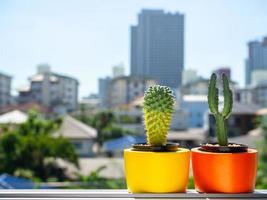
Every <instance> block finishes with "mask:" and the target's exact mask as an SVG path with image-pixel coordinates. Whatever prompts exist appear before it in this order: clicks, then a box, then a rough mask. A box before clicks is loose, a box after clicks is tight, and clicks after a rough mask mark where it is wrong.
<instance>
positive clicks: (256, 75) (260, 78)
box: [251, 69, 267, 87]
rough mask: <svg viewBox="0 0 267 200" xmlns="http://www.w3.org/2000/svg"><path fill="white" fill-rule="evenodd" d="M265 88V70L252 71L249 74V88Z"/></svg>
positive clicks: (266, 76) (266, 70)
mask: <svg viewBox="0 0 267 200" xmlns="http://www.w3.org/2000/svg"><path fill="white" fill-rule="evenodd" d="M264 85H266V86H267V69H257V70H253V72H252V73H251V86H252V87H257V86H264Z"/></svg>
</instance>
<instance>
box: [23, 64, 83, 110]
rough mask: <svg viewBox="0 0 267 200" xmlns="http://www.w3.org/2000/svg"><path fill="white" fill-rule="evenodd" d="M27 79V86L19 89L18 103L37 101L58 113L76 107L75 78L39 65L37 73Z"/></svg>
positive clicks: (76, 90)
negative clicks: (28, 83)
mask: <svg viewBox="0 0 267 200" xmlns="http://www.w3.org/2000/svg"><path fill="white" fill-rule="evenodd" d="M29 80H30V86H29V87H28V88H24V89H19V97H18V102H19V103H26V102H37V103H39V104H41V105H42V106H45V107H48V108H51V110H52V111H53V112H55V113H59V114H64V113H66V112H73V111H75V110H76V109H77V104H78V85H79V83H78V81H77V79H75V78H72V77H69V76H65V75H62V74H57V73H54V72H52V71H51V70H50V67H49V66H48V65H40V66H38V72H37V74H35V75H33V76H31V77H30V78H29Z"/></svg>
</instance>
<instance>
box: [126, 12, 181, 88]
mask: <svg viewBox="0 0 267 200" xmlns="http://www.w3.org/2000/svg"><path fill="white" fill-rule="evenodd" d="M183 68H184V15H182V14H179V13H174V14H172V13H165V12H164V11H163V10H142V12H141V13H140V14H139V15H138V24H137V25H136V26H132V27H131V75H139V76H140V75H141V76H144V75H146V76H151V77H152V78H155V79H156V81H157V82H158V83H159V84H162V85H166V86H169V87H172V88H177V87H179V86H180V85H181V82H182V71H183Z"/></svg>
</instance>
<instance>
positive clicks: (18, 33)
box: [0, 0, 267, 97]
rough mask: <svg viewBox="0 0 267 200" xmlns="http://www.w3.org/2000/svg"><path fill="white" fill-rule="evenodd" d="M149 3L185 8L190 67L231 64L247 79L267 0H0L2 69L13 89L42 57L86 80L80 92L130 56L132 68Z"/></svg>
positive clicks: (266, 21)
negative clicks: (134, 36) (136, 34)
mask: <svg viewBox="0 0 267 200" xmlns="http://www.w3.org/2000/svg"><path fill="white" fill-rule="evenodd" d="M142 8H146V9H147V8H150V9H154V8H156V9H164V10H165V11H170V12H175V11H178V12H180V13H183V14H185V68H193V69H197V70H198V71H199V73H200V74H201V75H203V76H208V75H209V73H210V72H211V71H212V70H213V69H214V68H216V67H218V66H224V65H227V66H231V68H232V72H233V78H234V79H235V80H236V81H238V82H239V83H240V84H241V85H243V83H244V59H245V57H246V55H247V42H248V41H249V40H256V39H261V38H262V37H263V36H264V35H267V1H266V0H253V1H252V0H0V71H1V72H4V73H8V74H10V75H12V76H13V89H14V90H13V91H15V88H16V87H18V86H19V85H23V84H25V83H27V78H28V77H29V76H30V75H32V74H34V73H35V71H36V65H37V64H39V63H49V64H50V65H51V66H52V69H53V71H55V72H59V73H64V74H66V75H71V76H74V77H76V78H78V79H79V81H80V97H81V96H85V95H88V94H89V93H90V92H97V86H98V83H97V79H98V78H99V77H105V76H106V75H109V74H111V67H112V66H113V65H116V64H117V63H120V62H123V63H124V64H125V67H126V71H127V72H129V59H130V57H129V55H130V51H129V47H130V44H129V39H130V35H129V27H130V25H132V24H136V22H137V14H138V13H139V12H140V10H141V9H142Z"/></svg>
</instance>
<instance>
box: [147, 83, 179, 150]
mask: <svg viewBox="0 0 267 200" xmlns="http://www.w3.org/2000/svg"><path fill="white" fill-rule="evenodd" d="M174 103H175V100H174V97H173V95H172V91H171V90H170V88H168V87H166V86H160V85H154V86H151V87H149V88H148V90H147V91H146V92H145V96H144V108H143V112H144V123H145V129H146V134H147V141H148V144H150V145H153V146H161V145H165V144H166V142H167V134H168V130H169V126H170V122H171V117H172V113H173V110H174Z"/></svg>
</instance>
